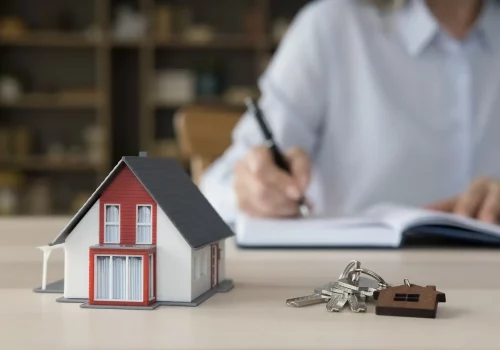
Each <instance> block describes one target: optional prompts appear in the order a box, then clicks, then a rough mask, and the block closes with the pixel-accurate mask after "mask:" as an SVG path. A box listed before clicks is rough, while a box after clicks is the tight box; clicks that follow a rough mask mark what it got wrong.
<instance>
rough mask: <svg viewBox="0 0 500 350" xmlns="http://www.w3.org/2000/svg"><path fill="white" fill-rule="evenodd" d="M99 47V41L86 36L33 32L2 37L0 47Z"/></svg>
mask: <svg viewBox="0 0 500 350" xmlns="http://www.w3.org/2000/svg"><path fill="white" fill-rule="evenodd" d="M97 45H99V41H98V40H95V39H90V38H89V37H87V36H85V34H64V33H58V32H33V33H25V34H23V35H19V36H5V35H3V36H0V46H31V47H37V46H38V47H67V48H92V47H95V46H97Z"/></svg>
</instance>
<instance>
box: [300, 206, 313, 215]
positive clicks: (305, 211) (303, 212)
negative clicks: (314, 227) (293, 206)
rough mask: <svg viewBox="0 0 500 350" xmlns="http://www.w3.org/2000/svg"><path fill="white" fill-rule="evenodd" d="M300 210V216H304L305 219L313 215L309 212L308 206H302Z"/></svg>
mask: <svg viewBox="0 0 500 350" xmlns="http://www.w3.org/2000/svg"><path fill="white" fill-rule="evenodd" d="M299 210H300V214H301V215H302V216H303V217H308V216H309V215H311V211H310V210H309V208H308V207H307V205H305V204H304V205H301V206H300V207H299Z"/></svg>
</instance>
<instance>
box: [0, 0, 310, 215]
mask: <svg viewBox="0 0 500 350" xmlns="http://www.w3.org/2000/svg"><path fill="white" fill-rule="evenodd" d="M307 2H308V0H287V1H283V0H202V1H199V0H182V1H179V0H123V1H122V0H87V1H81V2H74V3H73V2H71V5H68V4H66V2H62V1H56V0H46V1H44V11H38V10H37V8H38V7H37V6H39V3H38V0H5V1H2V2H1V3H0V19H1V17H2V16H17V17H19V18H22V19H25V20H26V22H27V24H29V25H31V24H33V28H30V29H29V30H28V31H27V32H26V34H23V35H18V36H10V37H9V36H5V35H2V34H1V33H2V32H1V30H0V74H2V73H4V72H5V69H7V68H11V67H13V68H16V70H15V71H16V72H21V73H22V74H21V75H22V76H25V73H28V75H31V76H32V78H33V79H32V80H33V81H32V84H30V87H29V89H28V90H27V91H26V93H25V94H24V95H23V96H22V98H20V99H17V100H13V101H11V102H7V101H5V100H4V101H2V100H1V99H0V148H1V147H2V145H1V142H2V139H1V138H2V135H1V133H2V129H3V128H7V129H9V128H26V129H29V130H30V131H33V132H34V133H35V134H36V135H37V136H38V137H37V142H36V144H37V145H36V147H35V148H37V149H34V150H33V151H32V152H31V153H29V154H24V155H22V156H15V155H10V156H9V158H8V159H7V158H5V157H3V158H2V157H1V154H0V178H1V175H2V172H16V173H20V174H25V175H26V176H28V177H29V176H31V178H29V181H28V182H30V181H32V180H36V179H37V178H38V177H42V178H50V179H52V178H53V183H54V184H55V185H59V184H64V185H65V186H67V187H70V188H72V189H74V191H75V194H76V193H77V192H78V193H79V194H80V195H81V193H85V192H90V193H91V192H92V191H93V190H94V189H95V187H96V186H97V185H98V184H99V183H100V182H101V181H102V179H103V178H104V177H105V176H106V175H107V174H108V172H109V170H110V169H111V168H112V166H113V165H114V164H115V163H116V162H117V161H118V159H119V158H120V157H121V156H123V155H133V154H137V153H138V152H139V151H149V152H150V153H152V154H155V153H156V152H157V149H158V147H159V145H161V146H162V147H163V149H167V150H168V154H172V156H175V154H176V152H175V133H174V131H173V125H172V119H173V116H174V115H175V112H176V111H177V110H178V109H179V108H181V107H183V106H185V105H187V104H186V103H180V102H164V101H159V100H157V99H156V98H155V94H154V93H153V86H154V83H155V77H156V75H157V73H158V71H161V70H165V69H189V70H192V71H193V72H195V71H197V69H198V68H199V67H200V66H204V65H205V63H206V62H212V61H217V62H219V63H220V65H221V66H222V68H223V73H221V74H223V75H224V77H223V79H222V80H224V81H225V88H229V87H231V86H248V87H254V88H255V85H256V82H257V79H258V77H259V75H260V74H261V73H262V71H263V69H264V67H265V66H266V61H267V60H268V59H269V58H270V56H271V55H272V54H273V51H274V50H275V48H276V46H277V45H278V43H279V40H276V39H275V38H273V35H272V31H273V29H272V24H273V21H274V20H275V19H277V18H281V17H283V16H286V17H288V19H292V17H293V15H294V14H295V13H296V12H297V10H299V8H300V7H302V6H303V5H304V4H306V3H307ZM123 3H126V4H131V5H132V6H134V7H135V9H137V10H138V11H139V12H140V13H141V14H143V15H144V16H145V18H146V20H147V22H148V32H147V34H146V35H145V36H144V38H133V39H116V38H115V37H114V36H113V35H112V34H111V32H112V28H113V24H114V20H115V14H116V9H117V6H119V5H121V4H123ZM159 5H170V6H172V7H174V8H175V7H178V6H181V7H184V8H185V9H189V10H190V11H191V13H192V14H193V19H194V21H195V22H196V21H199V20H201V21H202V22H203V24H208V25H209V26H211V27H213V28H214V29H215V30H216V33H215V35H214V37H213V39H212V40H208V41H200V40H193V39H191V40H189V39H188V38H186V37H185V36H183V35H178V33H177V34H174V35H172V36H170V37H169V38H167V39H166V38H165V37H159V36H157V35H156V16H157V14H158V12H157V6H159ZM60 7H65V10H66V12H68V11H69V12H72V14H73V15H74V16H76V19H77V22H78V23H80V25H84V26H89V27H90V26H92V27H93V28H94V29H97V30H98V31H99V34H98V35H96V36H94V37H89V36H87V35H86V34H83V33H88V31H86V30H79V31H78V32H77V33H76V34H69V33H71V31H64V30H55V29H52V27H51V24H50V23H49V19H48V17H51V16H52V14H53V13H52V12H56V11H57V10H58V9H59V8H60ZM249 13H252V14H253V16H255V17H254V19H252V20H251V21H249V20H248V18H247V15H248V14H249ZM44 16H45V17H44ZM46 17H47V18H46ZM178 17H179V16H177V15H176V16H174V20H177V18H178ZM51 18H52V17H51ZM0 22H1V20H0ZM254 22H255V23H257V22H258V23H260V24H261V25H260V26H257V27H256V28H253V30H252V33H251V35H249V33H248V28H247V26H248V23H254ZM47 28H48V29H47ZM73 33H75V31H73ZM94 34H95V33H94ZM80 88H83V89H90V90H91V91H93V92H94V96H92V95H90V96H87V97H85V98H82V97H81V96H79V97H74V98H71V97H68V96H67V95H65V96H61V93H64V92H65V90H66V89H70V90H71V89H75V90H78V89H80ZM45 90H48V91H45ZM223 93H224V91H221V94H219V95H215V96H211V97H204V95H200V96H196V99H195V101H196V102H195V103H196V104H197V105H202V106H216V107H223V108H231V109H238V110H240V109H241V111H243V105H242V104H239V103H236V104H234V103H227V102H226V100H225V99H224V97H223ZM77 96H78V95H77ZM88 126H94V127H97V128H98V129H99V130H101V132H102V136H103V141H102V142H101V145H100V148H99V150H98V152H99V155H100V157H101V161H100V162H97V163H96V162H93V163H91V162H88V161H85V160H82V159H80V160H78V158H74V159H73V161H72V160H71V159H72V158H71V157H68V158H67V159H65V160H63V161H51V160H50V159H51V158H48V157H47V156H46V155H44V152H45V151H47V147H49V146H50V143H51V142H56V143H57V142H59V141H60V142H61V143H66V144H69V145H71V143H72V142H77V143H78V142H80V143H81V141H82V140H81V139H82V137H83V136H82V135H81V132H82V130H84V129H85V128H86V127H88ZM4 131H5V130H4ZM38 139H39V140H38ZM167 146H168V147H167ZM94 152H95V150H94ZM0 153H1V152H0ZM168 154H164V156H168ZM1 188H2V184H1V182H0V192H1ZM0 194H1V193H0ZM69 207H70V205H69V203H67V205H66V204H65V203H62V204H61V203H60V204H59V208H69ZM56 212H58V213H60V212H61V210H56ZM0 214H1V213H0Z"/></svg>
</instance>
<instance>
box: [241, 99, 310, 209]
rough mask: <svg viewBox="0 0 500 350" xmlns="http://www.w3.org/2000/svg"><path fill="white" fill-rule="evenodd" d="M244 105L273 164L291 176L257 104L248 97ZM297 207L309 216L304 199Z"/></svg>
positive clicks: (300, 200) (288, 167) (288, 166)
mask: <svg viewBox="0 0 500 350" xmlns="http://www.w3.org/2000/svg"><path fill="white" fill-rule="evenodd" d="M245 104H246V105H247V108H248V110H249V111H251V112H252V114H253V115H254V116H255V118H256V119H257V123H258V124H259V127H260V129H261V130H262V133H263V134H264V138H265V140H266V144H267V147H268V148H269V150H270V151H271V153H272V155H273V158H274V162H275V163H276V165H277V166H278V167H279V168H280V169H282V170H284V171H286V172H287V173H289V174H291V170H290V165H289V164H288V161H287V160H286V158H285V156H284V155H283V153H282V152H281V151H280V149H279V147H278V145H277V144H276V142H275V141H274V137H273V134H272V133H271V129H270V128H269V126H268V124H267V122H266V119H265V118H264V113H262V110H261V109H260V107H259V105H258V104H257V102H256V101H255V100H254V99H252V98H250V97H248V98H246V99H245ZM298 205H299V210H300V213H301V214H302V216H309V215H310V211H309V207H308V206H307V204H306V200H305V198H304V197H301V198H300V199H299V201H298Z"/></svg>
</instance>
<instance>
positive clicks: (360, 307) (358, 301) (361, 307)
mask: <svg viewBox="0 0 500 350" xmlns="http://www.w3.org/2000/svg"><path fill="white" fill-rule="evenodd" d="M365 300H366V298H365V297H364V296H363V295H359V296H358V295H356V294H349V296H348V297H347V301H348V302H349V306H350V307H351V311H352V312H366V302H365Z"/></svg>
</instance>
